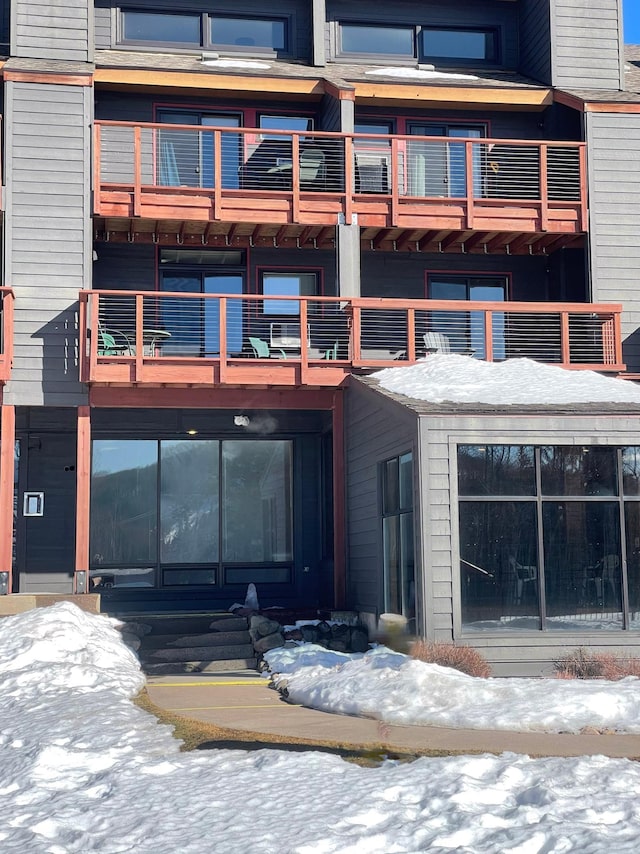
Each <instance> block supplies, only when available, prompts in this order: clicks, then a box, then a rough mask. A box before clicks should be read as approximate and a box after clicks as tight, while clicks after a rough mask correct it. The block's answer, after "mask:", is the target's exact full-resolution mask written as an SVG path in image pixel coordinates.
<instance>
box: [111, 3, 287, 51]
mask: <svg viewBox="0 0 640 854" xmlns="http://www.w3.org/2000/svg"><path fill="white" fill-rule="evenodd" d="M289 28H290V21H289V18H287V17H278V18H276V17H273V18H272V17H267V16H266V15H265V16H258V15H232V14H229V13H221V14H217V13H215V12H205V13H202V14H201V13H198V12H180V13H176V12H157V11H154V12H145V11H139V10H135V9H123V10H122V12H121V21H120V41H121V42H123V43H125V44H144V45H158V46H163V45H165V46H166V45H172V46H175V47H179V48H182V47H184V48H187V47H202V48H211V49H218V50H227V51H234V52H236V51H243V52H249V53H274V54H278V55H281V54H282V55H288V53H289Z"/></svg>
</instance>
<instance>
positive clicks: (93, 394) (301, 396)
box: [89, 386, 334, 410]
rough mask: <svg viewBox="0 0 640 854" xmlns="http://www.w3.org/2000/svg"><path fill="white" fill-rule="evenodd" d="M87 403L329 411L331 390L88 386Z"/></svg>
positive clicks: (112, 406) (122, 406)
mask: <svg viewBox="0 0 640 854" xmlns="http://www.w3.org/2000/svg"><path fill="white" fill-rule="evenodd" d="M89 402H90V405H91V406H93V407H104V408H110V409H130V408H142V409H146V408H153V409H181V408H185V409H239V408H243V409H322V410H325V409H326V410H330V409H332V408H333V402H334V389H325V388H312V389H311V388H291V389H253V388H172V389H167V388H136V387H129V388H121V387H117V388H114V387H110V386H92V387H91V388H90V389H89Z"/></svg>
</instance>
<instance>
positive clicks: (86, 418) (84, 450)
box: [73, 406, 91, 593]
mask: <svg viewBox="0 0 640 854" xmlns="http://www.w3.org/2000/svg"><path fill="white" fill-rule="evenodd" d="M90 490H91V410H90V408H89V407H88V406H79V407H78V445H77V461H76V566H75V576H74V583H73V591H74V593H88V591H89V508H90V505H89V499H90Z"/></svg>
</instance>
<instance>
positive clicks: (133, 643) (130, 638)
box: [122, 632, 141, 652]
mask: <svg viewBox="0 0 640 854" xmlns="http://www.w3.org/2000/svg"><path fill="white" fill-rule="evenodd" d="M122 641H123V643H125V644H126V645H127V646H128V647H129V649H132V650H133V651H134V652H137V651H138V650H139V649H140V643H141V641H140V638H139V637H138V635H133V634H130V633H129V632H122Z"/></svg>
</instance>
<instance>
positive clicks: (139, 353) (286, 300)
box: [80, 289, 624, 382]
mask: <svg viewBox="0 0 640 854" xmlns="http://www.w3.org/2000/svg"><path fill="white" fill-rule="evenodd" d="M621 312H622V306H621V305H619V304H617V303H598V304H594V303H553V302H478V301H473V302H472V301H465V300H432V299H416V300H413V299H411V300H408V299H385V298H376V297H347V298H341V297H330V296H317V297H316V296H291V295H286V296H265V295H263V294H199V293H192V294H188V293H179V292H169V291H167V292H165V291H162V292H160V291H122V290H117V289H108V290H100V291H96V290H93V291H89V290H85V291H81V292H80V316H81V354H82V360H83V376H84V377H91V376H92V375H93V369H94V367H95V366H96V365H98V364H100V365H103V366H105V365H109V364H114V363H118V364H130V365H131V366H132V367H133V368H134V374H135V376H136V377H137V378H138V379H137V380H136V381H138V382H139V381H141V380H140V379H139V378H140V377H143V376H144V372H145V369H146V367H147V366H148V365H149V364H154V365H155V366H156V367H157V366H160V365H162V364H163V363H164V364H169V363H170V364H173V365H182V366H183V367H184V366H187V365H197V364H203V363H216V364H218V365H219V382H226V381H229V382H232V366H233V365H237V364H238V362H241V363H242V365H243V366H244V367H245V368H246V367H247V365H249V364H250V363H256V364H257V363H260V364H262V365H263V366H264V364H265V363H264V361H263V362H261V360H264V359H265V358H266V359H269V362H268V366H269V369H270V370H272V369H276V366H277V364H278V363H280V364H284V365H286V366H291V365H292V363H293V362H297V363H299V364H300V366H301V368H302V371H303V374H306V373H307V372H308V371H309V370H310V369H311V368H313V369H314V370H316V369H324V370H327V369H328V368H333V369H335V368H336V367H341V368H342V370H343V371H344V372H348V371H349V370H351V369H353V368H359V367H365V366H367V365H371V366H377V365H384V364H389V363H392V364H394V365H397V364H402V363H404V364H407V363H413V362H415V361H416V360H417V359H419V358H423V357H424V356H425V355H428V354H429V353H431V352H446V353H460V354H465V355H474V356H475V357H476V358H479V359H482V360H485V361H503V360H504V359H507V358H514V357H527V358H532V359H536V360H538V361H541V362H546V363H550V364H557V365H562V366H564V367H567V368H591V369H593V370H607V371H616V372H617V371H621V370H624V364H623V362H622V346H621V335H620V315H621ZM104 332H107V333H109V335H108V337H109V339H110V340H111V341H112V342H115V339H119V340H120V341H121V342H122V341H123V342H124V343H123V344H122V343H121V344H120V345H119V346H118V345H117V344H115V343H112V344H111V346H110V348H107V349H105V346H104V343H103V344H102V345H99V343H98V342H99V340H101V341H104V339H105V338H106V337H107V336H105V335H104ZM258 342H259V343H258ZM185 369H186V368H185ZM334 373H335V371H334ZM332 376H333V375H332Z"/></svg>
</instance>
